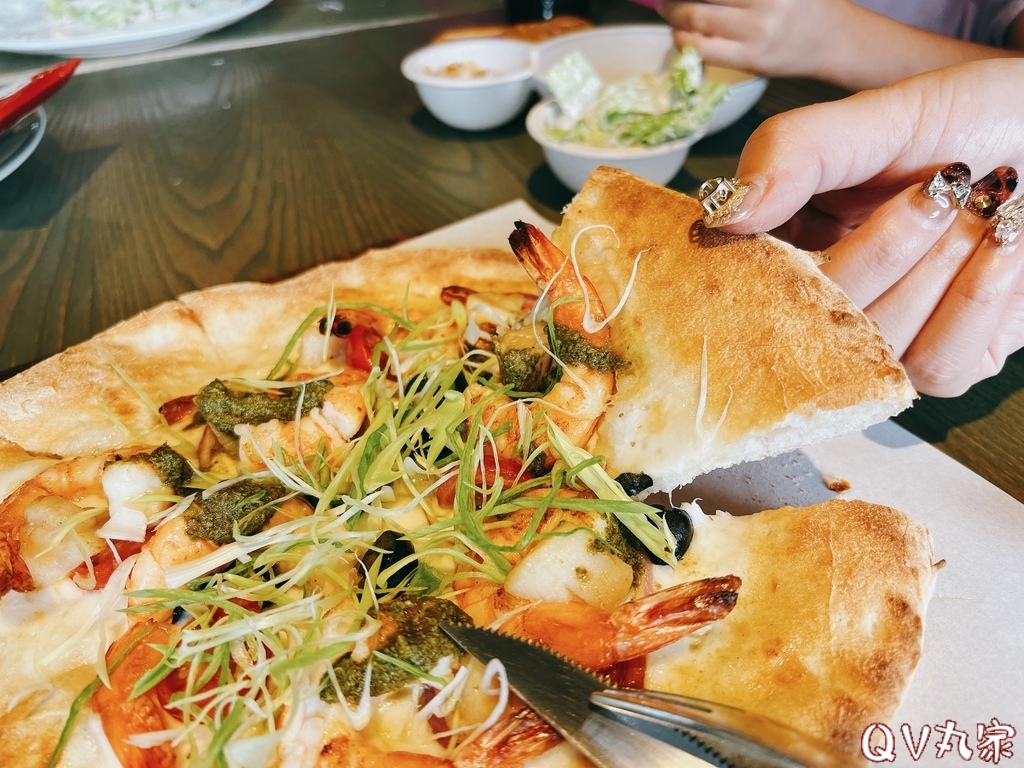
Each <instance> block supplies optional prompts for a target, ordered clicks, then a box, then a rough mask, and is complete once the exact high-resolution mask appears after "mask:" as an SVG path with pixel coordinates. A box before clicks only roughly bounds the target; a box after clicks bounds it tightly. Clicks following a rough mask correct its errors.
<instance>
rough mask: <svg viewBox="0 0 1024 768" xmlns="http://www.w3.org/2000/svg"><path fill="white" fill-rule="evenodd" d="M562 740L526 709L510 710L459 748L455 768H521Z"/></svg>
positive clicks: (538, 717)
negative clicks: (498, 767) (499, 766)
mask: <svg viewBox="0 0 1024 768" xmlns="http://www.w3.org/2000/svg"><path fill="white" fill-rule="evenodd" d="M561 741H562V737H561V736H560V735H559V734H558V732H557V731H555V730H554V729H553V728H552V727H551V726H550V725H548V723H547V721H546V720H544V718H542V717H541V716H540V715H538V714H537V713H536V712H534V711H533V710H532V709H530V708H529V707H522V708H520V709H515V708H513V707H510V708H509V709H508V710H507V711H506V712H505V714H504V715H503V716H502V717H501V719H500V720H498V721H497V722H496V723H495V724H494V725H492V726H491V727H490V728H488V729H487V730H486V731H484V732H483V733H482V734H480V736H478V737H477V738H476V739H474V740H473V741H471V742H470V743H469V744H466V745H465V746H464V747H462V748H461V749H459V751H458V753H457V754H456V757H455V765H456V766H457V768H484V767H485V766H494V765H501V766H502V767H503V768H520V766H522V765H524V764H525V763H526V762H527V761H528V760H531V759H532V758H534V757H537V756H539V755H542V754H544V753H545V752H547V751H548V750H549V749H551V748H552V747H554V746H556V745H557V744H559V743H561Z"/></svg>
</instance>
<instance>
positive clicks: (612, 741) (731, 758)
mask: <svg viewBox="0 0 1024 768" xmlns="http://www.w3.org/2000/svg"><path fill="white" fill-rule="evenodd" d="M441 629H442V630H443V631H444V632H445V633H446V634H447V635H448V636H449V637H451V638H452V639H453V640H454V641H455V642H456V643H458V644H459V645H460V646H461V647H462V648H463V649H465V650H466V651H467V652H469V653H471V654H472V655H473V656H475V657H476V658H477V659H479V660H480V661H483V662H485V663H486V662H487V661H490V660H491V659H499V660H500V661H501V663H502V665H503V666H504V667H505V674H506V676H507V678H508V683H509V686H510V687H511V688H512V690H514V691H515V692H516V693H517V694H518V695H519V696H520V697H521V698H522V699H523V700H524V701H525V702H526V703H527V704H529V705H530V707H532V708H533V709H534V710H535V711H536V712H537V713H538V714H539V715H540V716H541V717H543V718H544V719H545V720H547V721H548V723H550V724H551V726H552V727H553V728H554V729H555V730H557V731H558V732H559V733H560V734H561V735H562V736H563V737H565V739H566V741H568V742H569V743H570V744H572V745H573V746H574V747H576V748H577V749H578V750H579V751H580V752H582V753H583V754H584V755H586V756H587V757H588V758H589V759H590V760H591V761H593V762H594V763H595V764H596V765H598V766H599V767H600V768H621V767H622V766H636V765H644V766H651V767H652V768H655V767H656V766H679V765H680V763H681V762H683V761H685V760H686V759H687V758H685V757H684V756H683V755H682V754H681V752H680V751H682V752H686V753H688V754H690V755H692V756H694V757H697V758H699V759H700V760H703V761H704V762H705V763H708V764H710V765H713V766H716V767H717V768H854V766H861V763H860V762H859V761H857V760H855V759H853V757H852V756H850V755H847V754H844V753H841V752H837V751H836V750H835V749H834V748H833V747H831V746H830V745H829V744H826V743H825V742H822V741H820V740H818V739H815V738H812V737H810V736H807V735H805V734H802V733H800V732H798V731H795V730H793V729H792V728H789V727H788V726H785V725H783V724H781V723H779V722H777V721H775V720H771V719H770V718H767V717H763V716H761V715H756V714H754V713H751V712H746V711H744V710H740V709H736V708H735V707H727V706H723V705H721V704H715V703H712V702H707V701H703V700H701V699H693V698H690V697H686V696H676V695H674V694H666V693H658V692H655V691H645V690H636V689H616V688H611V687H609V685H608V683H607V681H605V680H603V679H601V678H600V677H598V676H596V675H594V674H593V673H591V672H588V671H587V670H585V669H582V668H581V667H579V666H577V665H576V664H574V663H573V662H571V661H568V660H567V659H564V658H562V657H561V656H559V655H558V654H556V653H554V652H553V651H550V650H548V649H547V648H543V647H541V646H539V645H536V644H534V643H531V642H529V641H526V640H521V639H518V638H514V637H511V636H508V635H502V634H500V633H497V632H492V631H490V630H486V629H479V628H477V627H466V626H455V625H452V624H447V623H442V624H441ZM692 763H693V761H692V760H691V761H689V764H692Z"/></svg>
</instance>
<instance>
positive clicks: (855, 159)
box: [711, 89, 914, 234]
mask: <svg viewBox="0 0 1024 768" xmlns="http://www.w3.org/2000/svg"><path fill="white" fill-rule="evenodd" d="M906 95H907V94H906V93H904V92H903V91H902V90H900V91H898V92H894V91H893V90H892V89H885V90H878V91H865V92H863V93H860V94H857V95H855V96H852V97H850V98H847V99H843V100H841V101H835V102H829V103H824V104H814V105H811V106H809V107H802V108H800V109H795V110H793V111H791V112H785V113H782V114H780V115H776V116H775V117H771V118H769V119H768V120H766V121H765V122H764V123H762V124H761V125H760V126H759V127H758V128H757V130H755V131H754V133H753V134H751V136H750V139H749V140H748V141H747V143H746V145H745V146H744V148H743V152H742V154H741V155H740V161H739V165H738V167H737V171H736V176H737V180H738V182H739V184H738V185H737V186H738V187H739V188H740V189H741V191H742V193H743V194H742V195H741V198H742V199H740V200H739V201H738V202H736V203H732V204H727V205H725V206H723V209H722V211H720V213H722V214H723V215H721V216H718V215H714V216H712V222H711V224H712V225H713V226H714V225H718V226H720V227H721V228H722V230H723V231H726V232H731V233H734V234H752V233H755V232H766V231H768V230H771V229H774V228H776V227H778V226H780V225H781V224H783V223H785V222H786V221H789V219H790V218H792V216H793V215H794V214H795V213H796V212H797V211H799V210H800V209H801V208H803V207H804V205H806V203H807V201H808V200H810V198H811V197H812V196H813V195H816V194H819V193H822V192H827V191H830V190H834V189H843V188H847V187H853V186H857V185H859V184H862V183H864V182H865V181H868V180H871V179H874V178H876V177H878V176H880V175H882V174H883V173H884V172H885V171H886V170H887V169H888V168H889V167H890V166H891V165H892V163H893V162H894V161H895V160H896V159H898V158H900V157H901V156H902V155H903V154H904V148H905V147H907V146H909V145H911V144H912V139H913V133H914V119H913V118H912V117H909V115H913V114H914V112H912V111H910V108H909V105H908V104H907V102H906V98H905V97H906ZM892 181H893V180H887V183H892ZM715 219H718V220H717V221H715Z"/></svg>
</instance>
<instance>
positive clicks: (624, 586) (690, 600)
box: [0, 223, 931, 768]
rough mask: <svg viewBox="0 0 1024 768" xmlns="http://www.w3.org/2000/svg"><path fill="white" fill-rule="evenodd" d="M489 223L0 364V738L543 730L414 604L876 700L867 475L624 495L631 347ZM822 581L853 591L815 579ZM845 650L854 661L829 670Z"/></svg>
mask: <svg viewBox="0 0 1024 768" xmlns="http://www.w3.org/2000/svg"><path fill="white" fill-rule="evenodd" d="M563 226H564V225H563ZM511 243H512V246H513V251H514V252H515V254H516V256H517V257H518V260H519V261H521V262H522V266H525V267H526V270H525V272H524V271H523V270H522V267H521V266H520V265H519V264H518V263H517V259H516V257H513V256H512V255H510V254H504V253H499V252H493V251H482V252H478V251H457V252H450V251H424V252H421V253H415V254H412V253H409V252H388V251H378V252H373V253H371V254H368V255H366V256H364V257H362V258H360V259H356V260H353V261H351V262H346V263H342V264H334V265H326V266H324V267H321V268H318V269H316V270H313V271H311V272H310V273H307V274H305V275H302V276H299V277H297V278H295V279H293V280H290V281H286V282H283V283H279V284H277V285H273V286H258V285H238V286H224V287H221V288H214V289H210V290H207V291H201V292H198V293H196V294H190V295H186V296H184V297H182V298H181V299H180V300H179V301H177V302H171V303H168V304H166V305H162V306H161V307H158V308H156V309H155V310H153V311H152V312H151V313H147V314H145V315H143V316H140V317H138V318H133V319H130V320H127V321H125V322H124V323H122V324H120V325H118V326H115V327H114V328H112V329H111V330H109V331H107V332H105V333H103V334H100V335H99V336H97V337H96V338H95V339H93V340H90V341H89V342H86V343H85V344H83V345H80V346H79V347H76V348H73V349H72V350H69V351H68V352H66V353H64V354H62V355H59V356H57V357H56V358H54V359H52V360H50V361H46V362H45V363H42V364H40V365H39V366H36V367H35V368H33V369H30V370H29V371H26V372H24V373H23V374H20V375H19V376H18V377H15V378H14V379H12V380H11V381H9V382H5V383H4V384H3V385H0V438H3V439H5V440H7V441H10V444H9V445H8V444H3V446H2V447H3V448H4V453H3V454H2V456H0V458H2V459H3V460H4V461H7V460H8V458H9V462H8V463H9V465H10V467H11V471H12V472H14V474H12V475H4V476H5V477H6V476H10V477H12V478H14V479H12V480H11V482H10V483H8V484H6V485H5V488H6V490H7V493H6V495H5V496H4V498H2V500H0V545H2V549H0V576H2V579H0V584H2V585H3V588H4V590H6V594H5V595H4V596H3V597H2V600H0V653H2V654H3V656H4V658H5V659H7V660H8V663H7V664H6V665H5V668H4V671H3V673H2V675H0V734H2V737H0V763H2V764H4V765H11V766H15V767H16V768H22V767H23V766H26V767H27V766H42V765H48V764H52V765H60V766H74V765H79V764H83V765H84V764H86V763H88V764H91V765H108V764H109V765H112V766H113V765H117V764H118V763H120V764H121V765H122V766H136V765H138V766H152V765H159V766H168V767H173V766H181V765H188V764H194V765H199V764H205V762H216V763H220V764H226V765H239V766H249V765H260V766H278V765H279V766H310V767H312V766H318V767H319V768H331V767H332V766H341V765H343V766H370V765H377V764H387V765H403V764H406V765H428V766H429V765H445V766H447V765H455V766H473V765H493V764H499V765H521V764H524V763H526V762H527V761H529V760H533V759H539V760H545V761H550V760H554V761H556V763H557V762H558V761H563V764H565V762H564V761H569V762H571V761H572V760H574V759H575V758H574V757H573V756H571V755H569V754H567V753H566V752H565V750H564V747H556V744H557V741H558V739H557V737H556V736H554V734H553V733H552V732H551V730H550V729H549V728H548V727H547V726H546V725H545V724H544V723H543V721H540V720H539V719H538V718H537V717H536V716H535V715H533V714H532V713H531V712H530V711H529V710H528V709H527V708H524V707H523V706H522V705H521V703H519V702H516V701H515V700H514V699H510V698H509V696H508V690H507V686H506V685H505V684H504V682H503V678H502V674H501V670H500V666H494V667H491V668H488V669H484V668H481V667H479V666H475V665H473V664H469V663H467V661H466V660H465V659H463V658H461V657H460V654H459V653H458V652H457V649H455V648H454V647H453V646H452V645H451V644H450V643H447V642H446V641H445V640H444V638H443V637H442V636H441V635H440V633H439V632H438V631H437V623H438V621H440V620H447V621H473V622H475V623H478V624H481V625H499V626H503V627H505V628H506V629H507V630H508V631H515V632H518V633H520V634H524V635H526V636H528V637H532V638H534V639H537V640H539V641H542V642H546V643H548V644H550V645H552V646H553V647H556V648H558V649H560V650H563V651H564V652H568V653H570V654H571V655H575V656H576V657H577V658H578V659H579V660H580V661H581V662H582V663H586V664H588V665H589V666H591V667H593V668H595V669H599V670H601V671H602V672H604V673H606V674H609V675H612V676H613V677H615V679H618V680H620V681H621V682H623V683H628V684H642V683H643V682H644V681H645V680H646V681H647V682H648V683H649V684H654V685H657V686H660V687H666V688H671V687H672V686H673V685H675V684H679V685H686V686H689V685H690V684H691V682H692V680H693V678H694V673H693V671H692V669H688V668H687V665H686V659H688V658H690V655H692V657H693V658H694V659H700V660H701V663H700V667H701V669H702V670H703V671H704V672H706V673H707V674H708V675H709V678H708V679H714V678H716V677H719V676H720V677H722V679H723V680H724V679H726V678H727V677H728V676H727V674H726V673H727V670H728V668H729V666H728V665H730V664H735V663H736V662H737V655H739V656H740V657H742V658H741V659H740V661H741V662H742V663H749V665H750V669H751V675H753V676H755V677H757V676H758V675H759V674H762V673H763V675H764V676H765V677H766V678H768V679H771V680H774V681H775V682H774V683H773V684H775V685H777V686H778V687H779V689H780V690H781V689H786V690H788V691H790V694H791V695H790V696H789V698H785V697H783V696H781V695H780V696H769V697H762V698H758V697H757V696H753V695H752V694H751V691H749V690H747V689H748V688H749V685H748V683H749V679H748V678H744V677H742V676H739V675H734V676H733V681H732V683H731V684H730V686H728V687H723V689H722V690H721V691H720V692H719V693H720V695H712V696H710V698H720V699H723V698H724V699H727V700H729V701H730V703H735V704H739V705H741V706H750V707H751V708H754V709H758V710H759V711H763V712H766V713H767V714H769V715H774V716H776V717H779V718H780V719H783V720H787V721H789V722H791V723H793V724H795V725H797V726H798V727H803V728H805V729H807V730H809V731H811V732H814V733H817V734H818V735H822V736H825V737H826V738H831V739H832V740H833V741H834V742H835V743H837V744H839V745H841V746H843V747H844V748H849V747H850V734H851V733H854V732H855V731H856V729H857V727H859V726H860V725H861V724H863V718H864V717H868V716H870V717H875V716H876V715H877V716H881V715H884V714H885V713H886V712H889V711H890V710H891V708H892V706H894V704H895V702H896V701H897V700H898V698H899V695H900V693H901V692H902V690H903V689H904V687H905V686H906V684H907V681H908V679H909V675H910V671H911V670H912V668H913V663H914V661H916V655H915V654H916V651H915V649H916V648H919V645H920V634H921V627H922V623H921V621H922V616H923V611H924V604H925V601H926V598H927V592H928V584H929V580H930V576H931V552H930V546H929V545H928V543H927V535H926V533H925V532H923V531H922V530H920V529H919V527H917V526H916V524H914V523H912V521H909V520H907V519H906V518H905V517H904V516H902V515H900V514H899V513H896V512H894V511H891V510H885V509H884V508H875V507H866V506H863V507H862V506H854V507H846V506H831V507H822V508H817V509H811V510H807V511H806V512H803V513H797V512H795V511H782V512H778V513H770V514H764V515H754V516H751V517H749V518H737V519H736V522H735V523H733V522H726V518H721V517H720V516H716V517H715V518H713V519H712V520H711V521H705V520H704V519H703V517H702V515H701V513H699V511H698V510H696V508H691V509H690V510H689V511H685V510H683V511H680V510H660V509H657V508H654V507H650V506H648V505H646V504H644V503H643V502H641V501H637V500H635V499H633V498H631V497H630V495H629V494H628V493H627V492H626V489H624V488H623V485H622V483H621V482H619V481H618V480H616V474H615V473H616V472H618V469H617V468H616V467H615V466H614V465H610V464H609V463H606V461H605V460H604V459H603V457H602V456H601V455H599V454H595V453H594V451H595V450H596V449H598V448H600V446H601V445H602V442H601V441H602V439H606V438H603V437H602V435H603V434H604V432H603V431H604V430H605V426H606V424H607V422H608V421H609V420H610V419H612V418H615V417H616V413H617V412H616V411H615V410H614V407H615V404H616V403H618V404H619V405H618V407H622V401H621V398H620V394H621V392H622V391H623V388H624V386H625V383H626V382H629V381H631V379H630V378H629V377H634V378H635V377H636V376H638V375H639V372H641V371H644V370H648V369H651V368H652V366H653V364H654V360H655V359H656V358H657V357H658V356H659V355H660V354H661V352H662V350H661V349H660V348H659V347H658V346H657V345H653V344H648V345H647V346H646V347H645V346H643V345H641V346H635V345H634V344H635V342H636V339H637V338H639V337H638V336H636V335H635V334H634V335H632V336H631V335H630V334H631V331H630V330H629V328H628V326H627V327H624V326H623V318H624V317H625V318H628V317H629V315H628V314H624V312H625V308H626V307H628V306H629V305H630V302H631V301H632V300H633V296H634V294H633V293H631V291H629V290H623V291H622V294H621V295H622V297H623V298H624V299H625V300H624V301H623V302H622V305H621V306H619V302H618V301H617V300H616V302H615V303H612V302H611V301H610V300H609V299H608V298H607V297H606V296H605V295H604V293H603V290H604V289H599V288H595V285H597V284H598V283H597V281H595V282H591V280H590V279H589V277H590V274H591V266H590V265H586V266H585V268H583V269H581V268H578V267H583V266H584V262H582V261H580V259H579V257H578V256H577V255H576V254H575V253H574V249H573V248H572V247H571V246H570V248H569V254H570V258H569V259H567V258H566V256H565V255H564V254H563V253H562V252H560V251H559V250H558V249H557V248H556V247H555V246H554V245H552V244H551V243H550V242H548V241H547V239H546V238H544V237H543V236H542V235H540V233H539V232H538V231H537V230H536V229H535V228H533V227H531V226H529V225H527V224H522V223H520V224H517V226H516V230H515V232H514V233H513V236H512V238H511ZM629 263H630V264H632V260H631V259H630V261H629ZM650 263H651V262H647V263H644V262H643V261H642V260H641V266H640V267H638V270H637V273H638V275H639V274H640V273H641V271H642V269H647V268H648V265H649V264H650ZM782 268H783V267H780V269H782ZM599 272H600V269H598V268H596V267H595V268H594V273H595V275H597V278H598V281H599V280H600V275H599V274H598V273H599ZM382 275H387V277H388V279H387V280H382V279H381V276H382ZM794 279H796V278H794ZM644 280H648V278H647V277H644ZM812 282H813V281H812ZM638 284H639V283H638ZM636 295H641V294H636ZM630 339H632V341H630ZM882 367H883V368H886V366H884V365H883V366H882ZM867 373H868V375H869V378H870V377H871V376H875V375H877V373H878V372H877V371H871V370H868V371H867ZM851 376H852V374H851ZM83 392H88V393H89V396H87V397H85V398H83V396H82V393H83ZM609 402H611V403H612V404H613V408H612V409H609V408H608V403H609ZM656 416H657V414H656V412H655V411H653V410H652V411H651V418H652V422H651V426H652V427H654V428H657V426H658V425H657V423H656ZM643 468H646V467H643ZM629 469H631V470H632V469H635V467H632V466H631V467H629ZM26 478H27V479H26ZM740 521H742V522H740ZM843 521H846V522H843ZM872 521H876V522H878V525H875V524H873V523H872ZM886 521H887V522H886ZM883 523H884V524H883ZM901 526H902V529H903V530H904V531H905V532H906V535H905V536H903V537H902V538H900V537H897V536H895V535H894V530H895V529H897V528H900V527H901ZM825 532H827V533H828V534H829V535H825ZM811 533H814V534H815V535H810V534H811ZM776 545H777V547H776ZM758 551H760V552H762V553H764V554H763V556H760V557H756V558H755V557H754V556H753V553H756V552H758ZM885 552H887V553H888V555H885V556H884V557H883V556H882V553H885ZM787 558H789V559H792V560H794V561H795V562H788V561H787ZM878 558H880V559H879V562H876V563H874V571H872V572H871V573H872V575H876V576H879V577H880V579H879V583H878V584H877V585H875V586H874V588H871V589H868V588H866V586H865V585H866V584H867V581H866V574H867V566H868V564H869V563H871V562H872V561H873V560H875V559H878ZM858 580H860V581H858ZM861 581H862V582H864V584H861V583H860V582H861ZM847 583H850V584H853V585H857V587H858V589H860V588H861V587H863V589H862V590H861V591H862V593H863V600H861V601H860V602H858V601H857V600H853V599H850V600H845V601H844V600H838V599H833V598H834V597H838V596H840V595H841V594H842V592H843V589H844V588H845V587H844V585H845V584H847ZM801 585H802V586H801ZM801 590H802V591H801ZM797 604H799V605H800V607H801V610H800V612H799V613H794V615H793V616H792V619H791V621H789V622H788V623H780V622H779V621H778V617H777V616H775V615H774V614H770V612H768V611H767V610H766V609H764V608H760V607H759V606H762V605H764V606H773V605H774V606H777V607H779V608H792V607H793V606H794V605H797ZM897 604H898V605H899V606H901V607H902V608H901V610H894V609H893V606H894V605H897ZM748 606H749V607H748ZM824 623H828V626H829V627H830V628H831V631H830V632H829V633H824V634H823V633H822V631H821V630H822V626H823V625H824ZM734 625H735V626H737V627H739V629H736V630H732V629H731V628H732V627H733V626H734ZM882 628H884V631H883V629H882ZM841 629H842V630H844V631H840V630H841ZM581 637H584V638H586V641H585V642H580V641H579V639H580V638H581ZM758 637H760V638H762V641H761V642H754V641H753V639H754V638H758ZM718 638H723V639H721V640H720V641H719V640H718ZM894 638H899V640H900V644H899V645H898V646H897V645H896V644H894V643H893V642H892V641H893V639H894ZM744 642H747V644H744ZM852 646H858V647H859V648H860V649H861V650H862V652H863V655H858V654H854V653H850V652H848V649H849V648H850V647H852ZM700 648H705V649H708V650H706V651H701V650H700ZM723 648H724V649H725V650H722V649H723ZM729 648H732V649H733V656H732V657H731V659H730V657H729V653H728V649H729ZM694 649H696V650H694ZM715 649H717V650H715ZM711 650H715V653H711V652H710V651H711ZM688 654H690V655H688ZM701 654H704V655H703V656H702V655H701ZM773 654H775V655H773ZM776 663H781V664H783V665H784V666H785V669H784V670H783V672H782V673H780V674H778V675H775V672H776V670H775V669H774V667H773V664H776ZM716 669H718V671H719V674H716ZM800 669H803V670H804V673H803V675H802V676H801V675H796V674H795V670H800ZM865 669H875V670H885V674H881V673H879V674H873V673H872V674H871V675H869V677H870V679H871V684H867V683H865V684H862V685H853V684H851V683H850V682H849V681H850V680H857V679H859V678H860V677H863V676H864V670H865ZM758 670H761V673H759V672H758ZM773 675H774V677H773ZM659 676H660V677H659ZM693 684H694V685H697V683H693ZM787 686H788V688H787ZM691 692H692V691H691ZM776 699H778V701H780V702H782V701H785V702H787V703H786V704H785V705H784V706H783V705H780V706H779V707H778V708H777V709H776V707H775V701H776ZM798 702H804V705H805V706H806V705H807V704H808V702H811V703H814V705H815V706H819V703H820V707H819V708H820V710H821V712H820V713H819V714H818V715H817V716H815V717H809V716H804V715H802V714H800V713H798V711H797V710H798V707H797V703H798ZM816 711H817V710H816ZM553 748H554V749H553Z"/></svg>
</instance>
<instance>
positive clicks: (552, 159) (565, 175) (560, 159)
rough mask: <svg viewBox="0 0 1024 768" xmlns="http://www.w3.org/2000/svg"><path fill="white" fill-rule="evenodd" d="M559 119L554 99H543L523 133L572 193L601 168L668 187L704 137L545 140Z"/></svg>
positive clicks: (701, 135) (694, 135)
mask: <svg viewBox="0 0 1024 768" xmlns="http://www.w3.org/2000/svg"><path fill="white" fill-rule="evenodd" d="M559 116H560V110H559V108H558V104H557V103H556V102H555V101H554V99H544V100H543V101H541V102H539V103H537V104H535V105H534V107H533V109H531V110H530V112H529V114H528V115H527V116H526V131H527V133H529V134H530V136H531V138H533V140H534V141H536V142H537V143H538V144H540V146H541V148H542V149H543V150H544V159H545V160H547V163H548V166H549V167H550V168H551V171H552V173H554V174H555V176H556V177H557V178H558V180H559V181H561V182H562V183H563V184H565V186H567V187H568V188H569V189H571V190H573V191H574V192H579V190H580V188H581V187H582V186H583V182H585V181H586V180H587V177H589V176H590V174H591V172H592V171H593V170H594V169H595V168H597V167H598V166H600V165H610V166H612V167H613V168H621V169H623V170H625V171H629V172H630V173H632V174H635V175H637V176H640V177H641V178H644V179H647V180H648V181H653V182H654V183H655V184H667V183H668V182H670V181H671V180H672V178H673V177H674V176H675V175H676V174H677V173H679V169H680V168H682V167H683V163H684V162H686V156H687V155H689V154H690V147H692V146H693V145H694V144H696V143H697V142H698V141H699V140H700V139H701V138H703V136H704V131H698V132H697V133H695V134H693V135H691V136H687V137H686V138H683V139H676V140H675V141H667V142H665V143H664V144H656V145H654V146H651V147H591V146H588V145H585V144H571V143H562V142H558V141H553V140H552V139H550V138H548V135H547V133H548V127H549V126H551V125H552V124H553V123H554V122H555V120H556V119H557V118H558V117H559Z"/></svg>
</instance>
